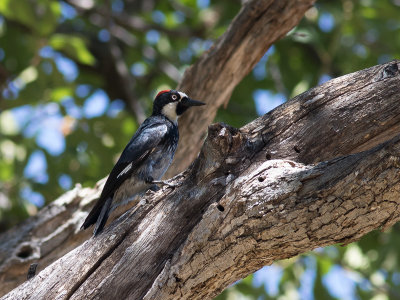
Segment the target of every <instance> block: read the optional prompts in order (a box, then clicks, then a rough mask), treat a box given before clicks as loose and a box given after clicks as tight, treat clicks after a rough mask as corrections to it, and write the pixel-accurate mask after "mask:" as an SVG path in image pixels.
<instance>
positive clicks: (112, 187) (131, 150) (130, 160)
mask: <svg viewBox="0 0 400 300" xmlns="http://www.w3.org/2000/svg"><path fill="white" fill-rule="evenodd" d="M148 120H149V119H147V120H146V121H148ZM146 121H145V122H143V124H142V125H141V126H140V127H139V129H138V130H137V132H136V133H135V135H134V136H133V137H132V139H131V140H130V141H129V143H128V145H127V146H126V147H125V149H124V151H123V152H122V154H121V156H120V158H119V160H118V162H117V163H116V164H115V166H114V168H113V169H112V171H111V173H110V175H109V176H108V178H107V181H106V183H105V185H104V188H103V191H102V192H101V196H100V198H99V200H97V203H96V204H95V206H94V207H93V209H92V210H91V211H90V213H89V215H88V216H87V218H86V220H85V222H84V223H83V225H82V227H81V228H83V229H86V228H88V227H89V226H90V225H92V224H94V223H96V221H97V219H98V217H99V215H100V213H101V209H102V207H103V205H104V204H105V203H106V201H107V199H108V198H110V197H112V195H113V194H114V192H115V191H116V190H117V189H118V188H119V187H120V186H121V184H122V183H123V182H124V181H125V180H126V179H127V178H129V177H130V176H131V174H132V172H133V171H134V170H136V169H137V168H138V167H139V166H140V165H141V163H142V162H143V161H144V160H146V158H147V157H148V155H149V154H150V153H151V152H152V151H153V150H154V149H155V148H156V147H157V145H158V144H160V143H161V142H162V140H163V139H164V137H165V135H166V134H167V131H168V126H167V125H166V124H165V123H162V122H159V123H155V124H151V123H153V122H149V121H148V122H146ZM104 223H105V222H104Z"/></svg>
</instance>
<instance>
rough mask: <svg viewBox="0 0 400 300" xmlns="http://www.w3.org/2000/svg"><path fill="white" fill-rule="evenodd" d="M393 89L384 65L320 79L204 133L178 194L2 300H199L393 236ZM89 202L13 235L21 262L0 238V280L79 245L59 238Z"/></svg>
mask: <svg viewBox="0 0 400 300" xmlns="http://www.w3.org/2000/svg"><path fill="white" fill-rule="evenodd" d="M399 78H400V72H399V62H398V61H394V62H390V63H388V64H385V65H379V66H375V67H372V68H370V69H366V70H362V71H359V72H356V73H353V74H349V75H346V76H344V77H341V78H337V79H334V80H331V81H329V82H327V83H325V84H324V85H322V86H319V87H316V88H314V89H312V90H310V91H308V92H306V93H304V94H302V95H299V96H298V97H296V98H295V99H293V100H291V101H289V102H288V103H286V104H284V105H282V106H281V107H279V108H277V109H275V110H274V111H272V112H270V113H269V114H267V115H265V116H263V117H261V118H259V119H257V120H255V121H253V122H252V123H250V124H248V125H246V126H244V127H243V128H241V129H240V130H238V129H234V128H232V127H229V126H227V125H223V124H214V125H211V126H210V127H209V131H208V136H207V139H206V141H205V143H204V145H203V147H202V150H201V152H200V154H199V156H198V158H197V159H196V160H195V162H194V163H193V164H192V165H191V166H190V167H189V169H188V170H186V171H185V172H184V173H182V174H180V175H179V176H177V177H175V178H174V181H175V183H176V184H178V185H179V187H177V188H176V189H174V190H172V189H170V188H164V189H163V190H160V191H159V192H157V193H156V194H154V195H152V194H147V195H146V196H145V197H143V198H142V199H141V201H140V203H138V204H137V205H136V206H135V207H134V208H133V209H131V210H129V211H127V212H126V213H125V214H124V215H123V216H122V217H120V218H119V219H118V220H116V221H114V222H113V223H112V224H111V225H110V226H108V227H107V228H106V229H105V231H104V233H102V234H101V235H99V236H98V237H96V238H91V239H89V240H87V241H86V242H84V243H83V244H82V245H80V246H79V247H77V248H75V249H74V250H72V251H71V252H69V253H67V254H66V255H64V256H63V257H61V258H60V259H59V260H57V261H56V262H54V263H53V264H52V265H50V266H48V267H47V268H46V269H44V270H42V271H41V272H40V273H39V274H38V275H36V276H35V277H34V278H32V279H31V280H29V281H27V282H25V283H24V284H22V285H21V286H19V287H18V288H16V289H15V290H13V291H12V292H10V293H9V294H7V295H6V296H4V298H2V299H28V298H40V297H44V295H46V296H45V297H47V298H52V299H53V298H54V299H56V298H68V299H69V298H72V299H82V298H85V299H86V298H105V299H109V298H110V299H112V298H115V297H117V296H118V297H119V298H131V299H177V298H180V299H204V298H206V299H209V298H211V297H213V296H215V295H216V294H218V293H219V292H220V291H222V290H223V289H224V288H225V287H226V286H227V285H229V284H230V283H232V282H234V281H236V280H238V279H240V278H242V277H244V276H246V275H248V274H250V273H251V272H254V271H255V270H257V269H259V268H260V267H262V266H264V265H266V264H270V263H272V262H273V261H274V260H278V259H283V258H288V257H292V256H295V255H297V254H299V253H303V252H306V251H309V250H311V249H314V248H316V247H321V246H326V245H330V244H335V243H350V242H352V241H355V240H357V239H359V238H360V237H361V236H362V235H364V234H366V233H367V232H369V231H371V230H373V229H376V228H383V229H384V228H387V227H390V226H391V225H393V224H394V223H395V222H396V221H398V220H399V218H400V213H399V212H400V211H399V210H400V208H399V202H400V201H399V199H400V197H399V196H400V183H399V179H398V176H397V175H398V173H399V169H400V156H399V153H400V136H397V135H396V130H395V129H396V128H397V126H398V124H400V122H399V121H400V113H399V110H400V108H399V107H398V101H399V100H400V96H399V95H400V85H399V84H398V83H399ZM326 120H329V122H327V123H322V125H323V126H321V122H324V121H325V122H326ZM339 120H340V122H339ZM354 130H356V131H354ZM397 132H398V131H397ZM390 137H391V140H390V141H387V142H384V143H383V144H380V145H378V146H376V147H374V148H372V149H370V150H368V151H365V152H361V153H356V154H351V153H354V152H355V151H358V149H362V148H366V147H367V146H372V145H376V144H378V143H380V142H381V141H382V140H383V139H384V138H390ZM296 149H297V150H296ZM338 154H340V155H346V156H341V157H337V158H335V157H334V156H336V155H338ZM271 158H272V159H271ZM275 158H278V159H275ZM288 158H290V159H294V160H297V161H300V160H302V161H308V162H309V163H315V162H318V160H320V159H322V160H325V159H329V160H328V161H324V162H321V163H319V164H317V165H304V164H302V163H299V162H294V161H291V160H288ZM100 190H101V185H99V186H98V187H96V188H94V189H80V188H76V189H75V190H73V191H71V192H69V194H66V195H65V196H64V199H62V198H61V199H59V200H57V201H56V202H55V203H54V204H53V205H52V206H49V207H48V208H46V209H45V210H42V211H41V212H40V215H39V216H38V218H36V220H35V221H36V222H37V224H39V225H41V226H42V227H41V228H40V227H38V228H35V227H34V226H33V225H32V224H30V225H29V226H30V227H29V226H28V224H29V222H27V223H26V224H25V225H24V226H23V227H21V228H19V229H15V230H17V231H14V233H15V232H25V233H27V232H29V231H31V230H32V229H34V231H33V232H32V239H31V241H30V243H27V242H25V246H26V245H29V246H31V247H33V245H36V248H35V249H37V250H35V251H31V253H32V255H25V257H22V256H23V255H22V256H21V255H20V256H18V253H19V254H21V253H23V251H22V248H21V244H18V242H19V241H18V239H17V237H16V236H13V232H11V233H8V234H6V236H1V237H0V245H1V247H4V249H5V250H6V251H7V250H8V253H6V255H5V257H6V260H5V262H4V259H3V260H2V261H3V262H2V264H1V268H2V269H1V270H2V272H4V270H6V271H7V267H8V271H9V272H11V270H12V268H11V266H12V265H13V264H14V266H15V265H16V261H18V259H19V261H23V262H24V263H27V264H29V263H31V262H33V261H37V259H38V258H37V257H38V255H40V253H41V252H44V253H51V252H50V251H49V249H50V247H48V248H46V246H49V245H48V244H46V241H47V242H49V241H51V242H52V243H55V242H58V243H59V245H64V242H60V241H66V240H69V241H70V242H69V244H65V245H68V246H71V247H72V244H73V242H75V245H76V244H78V243H79V242H77V240H80V241H81V240H82V239H83V238H84V234H85V233H82V232H80V233H79V234H77V235H73V236H69V235H68V232H74V231H77V230H78V228H79V226H80V225H81V222H82V221H83V219H84V218H85V215H86V214H85V213H83V212H82V211H80V210H77V208H78V205H79V206H80V207H81V208H83V210H87V209H88V206H89V205H88V203H90V202H92V200H93V199H95V198H96V197H97V196H98V194H99V192H100ZM82 198H83V199H82ZM51 210H55V211H58V212H59V213H54V215H56V216H57V218H55V219H52V218H51V217H50V215H51V214H50V212H51ZM46 213H47V214H48V216H49V217H48V218H47V219H46ZM68 215H69V216H70V217H69V220H68V222H67V223H66V224H65V225H63V226H61V227H58V224H62V222H61V223H60V218H62V216H64V217H65V216H68ZM114 218H115V216H114ZM64 220H65V219H64ZM49 224H51V227H50V225H49ZM48 228H57V230H56V232H52V231H51V230H50V229H48ZM39 229H40V230H39ZM46 229H47V235H46V233H45V232H43V231H44V230H46ZM86 234H87V233H86ZM52 236H57V237H58V238H55V239H52V238H51V237H52ZM6 242H8V244H7V247H5V246H3V245H4V243H6ZM11 245H14V246H15V247H13V248H16V249H17V251H16V252H13V251H12V248H11V247H12V246H11ZM58 248H61V246H59V247H58ZM10 249H11V250H10ZM2 250H3V249H2ZM46 250H47V252H46ZM60 250H61V249H60ZM61 251H64V249H62V250H61ZM2 252H3V251H2ZM27 252H29V251H25V253H27ZM54 252H55V251H54ZM54 252H53V255H54V254H55V253H54ZM35 255H36V256H35ZM40 264H41V263H40V261H39V266H40ZM4 266H5V267H4ZM27 269H28V268H26V269H25V272H26V270H27ZM25 274H26V273H25ZM6 275H7V273H2V276H3V277H5V276H6ZM8 278H9V277H8ZM39 286H40V289H39V288H38V287H39Z"/></svg>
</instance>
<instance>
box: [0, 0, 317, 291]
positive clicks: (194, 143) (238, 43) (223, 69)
mask: <svg viewBox="0 0 400 300" xmlns="http://www.w3.org/2000/svg"><path fill="white" fill-rule="evenodd" d="M314 1H315V0H295V1H293V0H292V1H289V0H251V1H246V2H245V3H244V4H243V8H242V9H241V11H240V12H239V13H238V15H237V17H236V18H235V19H234V21H233V22H232V24H231V26H230V27H229V29H228V30H227V32H226V33H225V34H224V35H223V36H222V37H221V38H220V39H219V40H218V41H217V42H216V44H215V45H214V46H213V47H212V48H211V49H210V50H209V51H208V52H206V53H204V54H203V55H202V56H201V58H200V59H199V61H198V62H197V63H196V64H195V65H194V66H192V67H191V68H190V69H188V70H187V72H186V73H185V75H184V78H183V80H182V82H181V84H180V86H179V88H180V89H182V90H185V91H187V92H188V93H189V94H190V95H191V96H193V97H194V98H196V97H197V98H198V99H201V100H204V101H207V102H208V103H207V108H206V109H204V110H202V111H200V109H197V113H196V114H195V115H190V116H189V117H188V118H183V119H181V120H180V136H181V140H180V148H179V149H178V153H177V154H176V161H175V162H174V163H173V165H172V166H171V168H170V173H169V176H170V175H171V174H176V173H177V172H178V171H179V170H183V169H184V168H186V167H187V165H188V164H189V162H191V161H193V159H194V157H195V156H196V155H197V153H198V152H199V149H200V147H201V145H202V143H203V139H204V136H205V132H206V129H207V126H208V125H209V124H210V123H211V122H212V120H213V119H214V116H215V113H216V111H217V109H218V107H220V106H221V105H222V104H223V103H227V101H228V100H229V97H230V94H231V92H232V90H233V88H234V86H235V85H236V84H238V83H239V82H240V80H241V79H242V78H243V77H244V76H245V75H246V74H247V73H248V72H249V71H250V70H251V68H252V67H253V66H254V65H255V64H256V62H257V61H258V59H259V58H261V57H262V55H263V54H264V53H265V51H266V50H267V49H268V47H269V46H270V45H271V44H272V43H274V42H275V41H276V40H278V39H279V38H281V37H282V36H284V35H285V34H286V33H287V32H288V31H289V30H290V29H292V28H293V27H294V26H295V25H296V24H297V23H298V22H299V21H300V19H301V17H302V16H303V14H304V12H305V11H306V10H307V8H308V7H310V6H311V4H312V3H313V2H314ZM167 177H168V176H167ZM98 193H99V190H98V187H97V188H95V189H94V190H91V189H82V188H80V187H79V186H78V187H76V188H75V189H74V190H73V191H71V192H69V193H67V194H65V195H63V196H62V197H60V199H58V200H56V201H55V202H53V203H52V204H50V205H49V206H47V207H46V208H44V209H43V210H42V211H41V212H39V213H38V215H37V216H35V217H33V218H30V219H28V220H27V221H26V222H24V223H23V224H21V225H19V226H16V227H15V228H13V229H12V230H10V231H9V232H8V233H5V234H3V235H0V296H1V295H4V294H5V293H6V292H8V291H10V290H11V289H12V288H14V287H16V286H17V285H18V284H20V283H22V282H23V281H24V280H25V278H26V272H27V270H28V268H29V265H30V264H31V263H32V262H38V271H40V270H42V269H43V268H45V267H46V266H47V265H49V264H50V263H51V262H53V261H54V260H56V259H58V258H59V257H61V256H63V255H64V254H65V253H67V252H68V251H70V250H71V249H74V248H75V247H76V246H78V245H80V244H81V243H82V242H83V241H84V240H86V239H87V238H88V237H89V236H90V233H89V232H80V231H79V230H78V229H79V227H80V225H81V223H82V218H84V216H85V214H86V210H87V209H88V208H90V206H91V205H92V204H93V200H95V198H96V197H97V196H98ZM82 199H83V200H82ZM81 200H82V201H81Z"/></svg>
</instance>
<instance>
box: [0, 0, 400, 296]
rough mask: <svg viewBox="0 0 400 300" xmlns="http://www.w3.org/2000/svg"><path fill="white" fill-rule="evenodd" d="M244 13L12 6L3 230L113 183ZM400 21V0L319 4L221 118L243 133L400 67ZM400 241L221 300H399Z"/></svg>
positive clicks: (280, 268) (0, 11)
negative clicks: (113, 173) (129, 149)
mask: <svg viewBox="0 0 400 300" xmlns="http://www.w3.org/2000/svg"><path fill="white" fill-rule="evenodd" d="M239 9H240V1H228V0H223V1H218V2H217V1H215V2H213V3H210V2H209V1H208V0H197V1H195V0H171V1H155V0H146V1H144V0H132V1H123V0H108V1H105V0H104V1H102V0H98V1H82V2H81V1H72V0H66V1H55V0H53V1H52V0H47V1H45V0H39V1H30V0H13V1H12V0H3V1H1V2H0V89H1V96H2V101H1V102H0V137H1V139H0V231H3V230H5V229H7V228H9V227H10V226H12V225H14V224H16V223H17V222H20V221H21V220H23V219H24V218H26V217H27V216H28V215H32V214H35V212H36V211H37V208H40V207H41V206H43V205H45V204H46V203H49V202H50V201H52V200H54V199H55V198H56V197H57V196H59V195H61V194H62V193H63V192H64V191H65V190H69V189H70V188H71V187H72V186H73V185H74V184H77V183H81V184H83V185H85V186H91V185H93V184H94V183H95V182H96V181H97V180H99V179H100V178H102V177H104V176H106V175H107V174H108V172H109V171H110V169H111V167H112V165H113V163H114V162H115V160H116V158H117V157H118V154H119V153H120V151H121V150H122V149H123V147H124V146H125V144H126V142H127V141H128V140H129V138H130V137H131V135H132V134H133V133H134V131H135V129H136V128H137V125H138V121H140V120H142V119H143V117H144V115H148V114H149V110H150V107H151V99H152V98H153V96H154V95H155V94H156V92H157V91H158V90H160V89H163V88H166V87H171V88H174V87H175V86H176V85H177V82H178V81H179V79H180V78H181V76H182V74H183V71H184V70H185V68H186V67H187V66H188V65H190V64H192V63H193V62H194V61H196V59H197V58H198V57H199V56H200V55H201V53H202V52H204V51H205V50H207V49H208V48H209V47H210V46H211V45H212V42H213V41H214V40H215V39H216V38H218V36H220V35H221V34H222V33H223V32H224V31H225V30H226V28H227V26H228V25H229V23H230V21H231V20H232V18H233V17H234V16H235V15H236V14H237V12H238V11H239ZM399 13H400V3H399V1H398V0H392V1H389V0H382V1H377V0H362V1H351V0H342V1H327V0H324V1H318V2H317V4H316V5H315V7H313V8H311V9H310V10H309V11H308V12H307V13H306V16H305V18H304V19H303V21H302V22H301V24H299V26H297V27H296V28H295V29H294V30H293V31H292V32H291V33H289V34H288V36H287V37H285V38H283V39H282V40H281V41H279V42H278V43H276V45H274V46H273V47H272V48H271V49H270V50H269V51H268V52H267V53H266V54H265V56H264V57H263V59H262V60H261V61H260V63H259V64H258V65H257V66H256V68H255V69H254V70H253V72H251V74H249V75H248V76H247V77H246V78H245V79H244V80H243V81H242V82H241V83H240V84H239V85H238V86H237V88H236V89H235V91H234V93H233V95H232V99H231V101H230V103H229V105H228V107H227V108H226V109H222V110H221V111H220V112H219V114H218V116H217V119H216V121H224V122H226V123H229V124H230V125H232V126H236V127H240V126H242V125H243V124H245V123H247V122H250V121H251V120H253V119H254V118H256V117H257V115H259V114H263V113H265V112H267V111H268V110H270V109H271V108H273V107H274V106H276V105H279V104H280V103H282V102H283V101H285V100H286V99H289V98H291V97H293V96H295V95H297V94H299V93H301V92H303V91H305V90H307V89H309V88H311V87H313V86H315V85H317V84H319V83H321V82H324V81H326V80H328V79H330V78H332V77H337V76H340V75H343V74H346V73H349V72H353V71H357V70H360V69H362V68H366V67H368V66H372V65H375V64H377V63H383V62H386V61H388V60H391V59H393V58H399V57H400V34H399V33H400V32H399V31H400V21H399V18H398V16H399ZM321 125H322V124H321ZM399 243H400V234H399V227H398V225H396V226H394V227H393V228H392V229H391V230H390V231H389V232H388V233H379V232H373V233H371V234H369V235H368V236H366V237H364V238H363V239H362V240H361V241H360V242H358V243H353V244H351V245H350V246H347V247H340V246H339V247H328V248H325V249H318V250H316V251H314V252H312V253H310V254H309V255H307V256H301V257H300V258H298V259H291V260H288V261H281V262H277V263H276V264H274V267H273V268H275V269H271V268H267V269H263V270H261V271H260V272H258V273H256V274H254V275H251V277H248V278H246V279H244V280H243V281H241V282H239V283H237V284H236V285H234V286H232V287H231V288H230V289H228V290H227V291H225V292H224V293H223V294H221V295H220V296H219V297H218V299H236V298H237V297H239V296H238V295H242V297H247V298H246V299H270V298H276V297H278V295H280V297H282V299H289V298H290V299H295V298H299V297H301V298H302V299H313V298H314V299H335V297H336V298H346V297H348V298H357V299H358V298H359V299H372V298H373V297H377V296H379V297H381V296H382V295H383V296H386V295H389V296H387V297H388V298H395V297H397V298H400V297H399V296H398V295H399V294H400V290H399V284H400V273H399V272H398V267H399V258H400V257H399V254H398V251H396V249H399V246H400V245H399ZM271 270H275V271H274V272H272V271H271ZM271 272H272V273H271ZM260 274H261V275H260ZM268 274H269V275H268ZM332 274H333V275H332ZM267 275H268V276H270V277H268V276H267ZM271 275H272V276H271ZM265 276H267V279H266V278H265ZM332 276H333V277H332ZM335 276H336V277H335ZM260 278H261V279H260ZM332 278H333V279H332ZM337 278H339V281H341V283H340V284H341V285H335V284H334V283H335V281H337ZM273 279H274V280H275V283H273V284H272V283H271V282H272V280H273ZM346 284H347V286H348V287H350V288H349V292H348V294H343V293H340V291H341V290H345V287H346ZM343 295H345V296H343ZM235 297H236V298H235ZM377 299H378V298H377ZM380 299H383V298H380Z"/></svg>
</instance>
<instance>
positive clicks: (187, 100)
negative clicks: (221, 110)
mask: <svg viewBox="0 0 400 300" xmlns="http://www.w3.org/2000/svg"><path fill="white" fill-rule="evenodd" d="M181 103H182V104H183V105H184V106H186V107H190V106H200V105H206V104H205V103H204V102H201V101H198V100H193V99H190V98H184V99H182V101H181Z"/></svg>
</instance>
